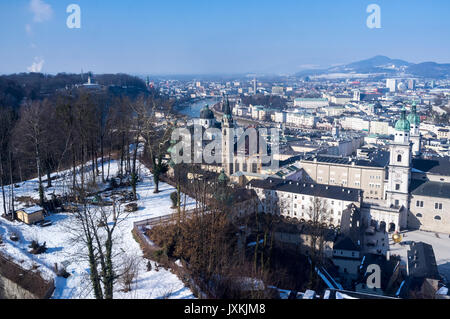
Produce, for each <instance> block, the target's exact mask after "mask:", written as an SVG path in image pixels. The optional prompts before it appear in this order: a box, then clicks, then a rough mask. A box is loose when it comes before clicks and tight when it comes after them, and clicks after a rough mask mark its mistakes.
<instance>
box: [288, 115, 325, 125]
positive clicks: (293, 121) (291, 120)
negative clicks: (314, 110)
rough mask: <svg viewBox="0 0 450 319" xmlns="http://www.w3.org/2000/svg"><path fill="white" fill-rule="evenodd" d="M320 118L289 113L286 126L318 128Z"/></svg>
mask: <svg viewBox="0 0 450 319" xmlns="http://www.w3.org/2000/svg"><path fill="white" fill-rule="evenodd" d="M317 121H318V118H317V117H316V116H313V115H308V114H299V113H287V114H286V124H288V125H292V126H297V127H309V128H314V127H316V124H317Z"/></svg>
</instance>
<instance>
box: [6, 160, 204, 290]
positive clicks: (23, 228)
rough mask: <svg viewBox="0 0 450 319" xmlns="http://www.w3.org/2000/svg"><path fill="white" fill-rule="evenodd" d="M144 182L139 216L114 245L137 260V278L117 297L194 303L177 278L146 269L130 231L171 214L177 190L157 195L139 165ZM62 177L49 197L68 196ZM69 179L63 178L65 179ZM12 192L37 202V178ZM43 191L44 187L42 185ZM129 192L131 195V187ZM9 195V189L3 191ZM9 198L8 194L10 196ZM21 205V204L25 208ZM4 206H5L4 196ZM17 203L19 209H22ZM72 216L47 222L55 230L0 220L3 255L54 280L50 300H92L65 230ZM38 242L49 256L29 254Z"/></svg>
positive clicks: (128, 220)
mask: <svg viewBox="0 0 450 319" xmlns="http://www.w3.org/2000/svg"><path fill="white" fill-rule="evenodd" d="M110 169H111V172H110V174H111V176H115V175H116V173H117V171H118V162H117V161H112V162H111V167H110ZM139 170H140V178H141V179H142V180H141V181H140V182H139V183H138V186H137V194H138V201H137V204H138V206H139V209H138V211H136V212H133V213H130V214H128V215H126V216H125V217H124V218H123V220H121V221H120V223H119V224H118V228H117V229H116V232H117V233H116V235H117V237H118V241H117V243H116V244H115V245H116V249H119V250H120V254H123V256H127V257H129V258H135V260H137V261H138V272H137V279H136V280H135V281H134V283H133V284H132V290H131V291H130V292H127V293H125V292H123V291H122V287H121V286H120V284H116V286H115V292H114V298H121V299H131V298H133V299H158V298H174V299H178V298H194V296H193V294H192V292H191V291H190V289H189V288H186V287H185V286H184V284H183V282H181V281H180V280H179V279H178V277H177V276H176V275H174V274H173V273H172V272H170V271H169V270H164V269H163V268H162V267H161V268H159V270H158V271H157V270H155V263H153V262H152V267H151V271H148V270H147V263H148V260H146V259H144V258H143V254H142V251H141V248H140V246H139V244H138V243H137V242H136V241H135V240H134V238H133V236H132V233H131V230H132V228H133V223H134V222H136V221H140V220H144V219H148V218H153V217H159V216H164V215H168V214H171V213H173V210H172V209H171V205H172V203H171V200H170V194H171V193H172V192H173V191H175V189H174V188H173V187H172V186H170V185H168V184H165V183H160V184H159V190H160V192H159V193H157V194H155V193H154V192H153V191H154V183H153V178H152V175H151V173H150V171H149V170H148V169H147V168H146V167H144V166H143V165H139ZM56 175H58V176H59V178H57V179H55V180H54V181H53V187H51V188H45V193H46V196H47V198H49V197H50V194H52V193H54V194H64V193H65V192H67V191H68V187H67V184H69V185H70V181H71V171H66V172H60V173H58V174H54V176H56ZM65 175H66V177H65V178H64V176H65ZM17 186H19V187H16V188H15V189H14V195H15V197H16V198H19V197H22V196H30V197H32V198H34V199H38V198H39V195H38V192H37V188H38V181H37V179H34V180H30V181H26V182H23V183H20V184H17ZM44 186H45V184H44ZM128 190H131V188H129V189H128ZM5 191H6V193H7V192H8V191H9V187H6V189H5ZM6 197H7V198H8V193H7V194H6ZM22 205H23V204H22ZM194 206H195V202H194V200H192V199H190V198H188V199H187V202H186V208H187V209H189V208H194ZM0 207H3V202H2V199H1V196H0ZM22 207H23V206H20V204H16V209H18V208H22ZM74 218H75V217H74V216H73V215H71V214H70V213H60V214H51V215H50V216H48V217H46V218H45V219H46V220H48V221H51V222H52V225H51V226H48V227H41V226H36V225H34V226H29V225H26V224H24V223H21V222H18V221H15V222H9V221H7V220H6V219H3V218H0V236H1V238H2V239H3V244H2V245H0V250H1V251H2V253H3V254H4V255H7V256H10V257H12V258H13V259H14V260H15V261H16V263H18V264H19V265H20V266H22V267H23V268H25V269H32V268H33V269H36V268H37V270H38V271H39V272H40V273H41V275H42V276H43V277H44V278H45V279H47V280H51V279H54V280H55V287H56V288H55V291H54V293H53V296H52V298H55V299H77V298H93V297H94V296H93V292H92V289H91V285H90V282H89V277H88V276H89V266H88V262H87V261H86V260H82V259H80V258H79V257H78V255H77V252H78V251H79V248H80V245H81V243H75V244H74V243H73V242H72V241H71V240H69V238H68V232H67V225H69V224H70V223H71V222H73V221H74ZM12 234H17V235H18V236H19V238H20V240H19V241H17V242H15V241H12V240H11V239H10V235H12ZM33 240H35V241H38V242H39V243H40V244H42V243H44V242H45V243H46V246H47V248H48V249H47V252H45V253H43V254H41V255H33V254H31V253H29V250H30V248H29V245H30V243H31V242H32V241H33ZM55 263H57V264H58V265H59V266H61V265H63V266H65V267H66V270H67V272H68V273H70V276H69V277H68V278H67V279H64V278H63V277H57V276H56V273H55Z"/></svg>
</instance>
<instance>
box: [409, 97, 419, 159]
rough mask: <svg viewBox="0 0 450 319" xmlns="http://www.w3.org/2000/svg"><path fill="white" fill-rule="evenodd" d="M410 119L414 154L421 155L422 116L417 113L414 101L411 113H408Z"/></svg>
mask: <svg viewBox="0 0 450 319" xmlns="http://www.w3.org/2000/svg"><path fill="white" fill-rule="evenodd" d="M408 121H409V123H410V124H411V131H410V134H411V142H412V143H413V146H412V155H413V156H420V154H421V143H422V136H421V135H420V117H419V115H417V107H416V102H413V104H412V106H411V114H409V115H408Z"/></svg>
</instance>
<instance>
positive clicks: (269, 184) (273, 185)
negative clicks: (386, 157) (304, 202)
mask: <svg viewBox="0 0 450 319" xmlns="http://www.w3.org/2000/svg"><path fill="white" fill-rule="evenodd" d="M249 185H250V186H251V187H254V188H262V189H267V190H277V191H281V192H288V193H295V194H302V195H308V196H315V197H322V198H331V199H337V200H344V201H349V202H359V200H360V196H361V195H362V191H361V190H359V189H354V188H346V187H340V186H329V185H322V184H314V183H303V182H294V181H287V180H283V179H279V178H268V179H266V180H252V181H250V182H249Z"/></svg>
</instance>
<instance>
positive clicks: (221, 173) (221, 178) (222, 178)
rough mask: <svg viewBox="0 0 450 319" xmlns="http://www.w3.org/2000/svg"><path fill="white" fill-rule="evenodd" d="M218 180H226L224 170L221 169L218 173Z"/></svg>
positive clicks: (222, 181) (221, 181)
mask: <svg viewBox="0 0 450 319" xmlns="http://www.w3.org/2000/svg"><path fill="white" fill-rule="evenodd" d="M218 180H219V182H220V183H226V182H228V177H227V175H226V174H225V171H224V170H222V172H220V175H219V177H218Z"/></svg>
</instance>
